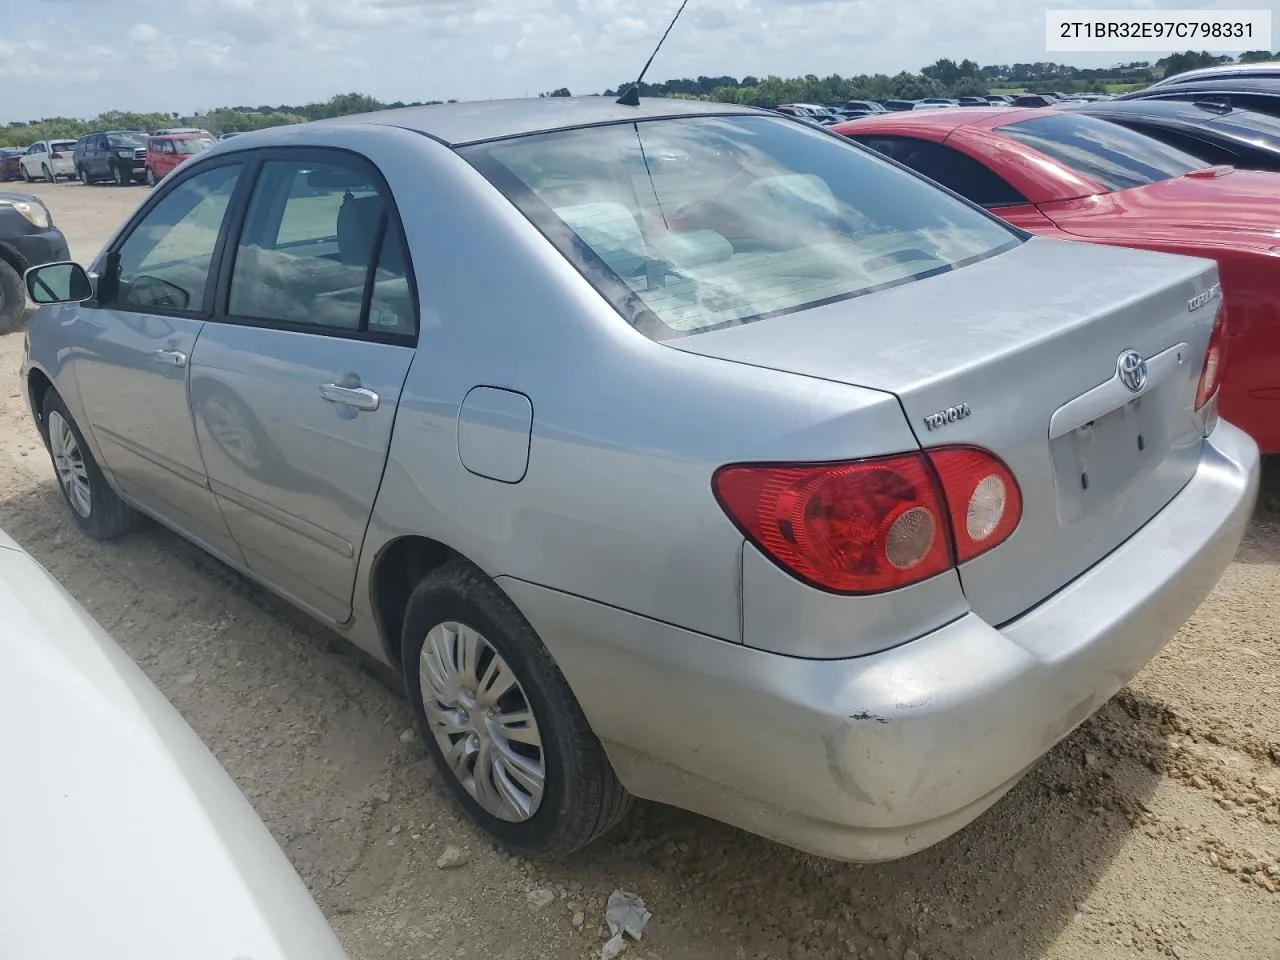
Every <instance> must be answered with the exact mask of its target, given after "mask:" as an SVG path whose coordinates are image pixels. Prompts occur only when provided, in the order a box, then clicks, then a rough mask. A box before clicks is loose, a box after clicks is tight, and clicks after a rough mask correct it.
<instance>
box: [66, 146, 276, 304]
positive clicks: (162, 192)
mask: <svg viewBox="0 0 1280 960" xmlns="http://www.w3.org/2000/svg"><path fill="white" fill-rule="evenodd" d="M236 165H238V166H241V167H242V168H243V169H242V170H241V172H240V177H239V179H238V180H237V181H236V185H235V188H234V189H233V190H232V191H231V199H230V201H229V202H228V204H227V211H226V213H224V214H223V216H222V226H221V228H220V229H219V231H218V238H217V240H216V241H215V242H214V245H213V255H212V258H211V259H210V261H209V275H208V278H207V279H206V280H205V287H204V302H203V303H201V305H200V308H199V309H196V310H193V309H186V310H178V309H175V308H173V307H165V308H163V309H162V308H159V307H149V306H146V305H145V304H134V303H128V304H122V303H120V302H118V301H117V300H115V299H111V300H109V301H108V300H105V299H104V297H103V294H104V293H106V294H108V295H110V296H112V297H113V298H114V296H115V294H116V293H117V292H118V291H116V290H113V289H111V287H112V286H113V285H114V276H113V275H114V272H115V270H114V268H115V265H116V263H117V262H118V260H119V257H120V249H121V247H123V246H124V245H125V244H126V243H128V242H129V239H130V238H131V237H132V236H133V235H134V233H135V232H136V231H137V229H138V227H139V226H140V225H141V224H142V223H143V222H144V221H145V220H146V219H147V217H148V216H150V215H151V212H152V211H153V210H155V208H156V207H157V206H158V205H159V204H160V203H161V202H162V201H163V200H164V199H165V198H166V197H167V196H169V195H170V194H171V193H173V191H174V190H177V189H178V188H179V187H181V186H182V185H183V184H184V183H186V182H187V181H188V180H190V179H191V178H192V177H197V176H200V175H202V174H204V173H206V172H208V171H210V170H216V169H218V168H220V167H226V166H236ZM251 172H252V171H251V167H250V164H249V163H247V162H246V158H245V156H244V155H243V154H238V155H237V154H232V155H228V156H223V157H217V158H214V159H213V160H211V161H210V162H208V163H203V164H201V165H200V166H199V167H194V168H189V169H187V170H184V171H183V172H182V174H181V175H180V176H177V177H175V179H173V180H172V181H170V182H169V183H166V184H165V186H164V187H163V188H162V189H158V190H154V191H153V192H152V193H151V195H150V196H149V197H147V199H146V200H144V201H143V203H142V206H140V207H139V208H138V209H137V211H135V213H134V215H133V217H132V219H130V220H129V221H128V223H126V224H125V227H124V229H123V230H121V231H120V233H119V234H118V235H117V236H116V238H115V239H114V240H113V241H112V242H111V245H110V246H109V247H108V248H107V250H106V252H105V253H104V254H103V255H102V256H101V257H99V258H98V261H97V262H96V263H95V264H94V268H95V269H96V270H97V272H98V289H97V291H95V294H94V298H93V301H92V302H91V303H90V304H88V306H93V307H97V308H99V309H103V310H120V311H122V312H124V313H139V314H145V315H147V316H158V317H175V318H178V319H185V320H208V319H209V317H210V315H211V314H212V312H213V300H212V297H213V293H214V288H215V283H214V282H213V281H216V279H217V269H218V266H219V262H220V260H221V257H222V252H223V248H224V246H225V244H226V237H227V228H228V226H229V225H230V218H229V214H230V213H231V211H232V210H234V209H235V204H236V197H237V195H238V194H239V193H240V192H241V191H243V190H244V185H245V182H246V177H247V176H248V175H249V174H250V173H251Z"/></svg>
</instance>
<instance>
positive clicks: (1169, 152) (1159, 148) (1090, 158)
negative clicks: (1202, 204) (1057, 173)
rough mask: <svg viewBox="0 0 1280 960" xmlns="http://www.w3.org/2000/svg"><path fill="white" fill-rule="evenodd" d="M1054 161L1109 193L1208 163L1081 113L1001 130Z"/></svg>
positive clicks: (1168, 176) (1039, 119)
mask: <svg viewBox="0 0 1280 960" xmlns="http://www.w3.org/2000/svg"><path fill="white" fill-rule="evenodd" d="M997 129H998V130H999V131H1000V132H1001V133H1002V134H1004V135H1005V136H1007V137H1009V138H1010V139H1013V140H1017V141H1018V142H1019V143H1024V144H1026V145H1027V146H1029V147H1031V148H1032V149H1034V150H1039V151H1040V152H1041V153H1043V154H1046V155H1048V156H1050V157H1053V158H1054V159H1055V160H1057V161H1059V162H1060V163H1063V164H1065V165H1066V166H1068V167H1070V168H1071V169H1073V170H1075V171H1076V172H1077V173H1081V174H1083V175H1084V176H1086V177H1088V178H1089V179H1091V180H1096V181H1097V182H1098V184H1099V185H1100V186H1101V187H1102V188H1103V189H1104V190H1105V191H1107V192H1108V193H1110V192H1112V191H1114V190H1127V189H1128V188H1130V187H1143V186H1146V185H1147V184H1150V183H1159V182H1160V181H1161V180H1172V179H1173V178H1174V177H1180V176H1182V175H1183V174H1186V173H1190V172H1191V171H1192V170H1202V169H1204V166H1205V163H1204V161H1203V160H1199V159H1197V158H1196V157H1193V156H1191V154H1189V153H1183V152H1182V151H1181V150H1178V149H1177V148H1175V147H1171V146H1168V145H1167V144H1164V143H1161V142H1160V141H1159V140H1155V139H1153V138H1151V137H1148V136H1147V135H1146V134H1144V133H1138V132H1137V131H1135V130H1130V129H1128V128H1127V127H1122V126H1120V125H1119V124H1117V123H1111V122H1110V121H1107V120H1098V119H1096V118H1095V117H1086V116H1084V115H1082V114H1078V113H1070V114H1054V115H1051V116H1046V117H1036V118H1035V119H1034V120H1023V121H1022V122H1021V123H1011V124H1008V125H1007V126H1003V127H998V128H997Z"/></svg>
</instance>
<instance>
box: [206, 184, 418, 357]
mask: <svg viewBox="0 0 1280 960" xmlns="http://www.w3.org/2000/svg"><path fill="white" fill-rule="evenodd" d="M407 268H408V258H407V256H406V255H405V246H404V240H403V237H402V236H401V233H400V228H399V224H398V222H397V221H396V219H395V217H394V216H393V212H392V210H391V207H390V205H389V204H388V203H387V202H386V200H385V199H384V197H383V196H382V194H381V192H380V188H379V186H378V185H377V183H376V178H375V177H374V175H373V172H372V170H370V169H368V168H366V167H364V166H362V165H359V164H355V163H352V164H347V163H342V162H331V163H315V162H308V161H293V160H272V161H268V162H267V163H265V164H263V167H262V172H261V174H260V175H259V178H258V182H257V184H255V186H254V191H253V196H252V198H251V199H250V201H249V209H248V211H247V213H246V215H245V223H244V229H243V232H242V234H241V237H240V243H239V246H238V248H237V250H236V259H235V265H234V267H233V268H232V272H231V291H230V302H229V304H228V312H229V313H230V314H231V315H232V316H236V317H245V318H249V319H257V320H266V321H274V322H277V323H283V324H288V325H292V326H302V327H320V328H324V329H328V330H344V331H350V332H357V331H364V330H369V331H373V332H378V333H387V334H399V335H412V334H413V333H414V332H415V331H416V329H417V324H416V320H415V311H414V309H413V299H412V294H411V291H410V287H409V280H408V269H407Z"/></svg>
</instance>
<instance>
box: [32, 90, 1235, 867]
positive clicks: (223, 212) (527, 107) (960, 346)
mask: <svg viewBox="0 0 1280 960" xmlns="http://www.w3.org/2000/svg"><path fill="white" fill-rule="evenodd" d="M27 284H28V289H29V292H30V294H31V296H32V298H33V299H34V300H35V301H37V302H39V303H43V304H46V306H44V307H42V308H41V310H40V311H39V312H38V313H37V314H36V316H35V318H34V319H33V321H32V323H31V327H30V332H29V345H28V349H27V352H26V357H25V362H24V364H23V367H22V376H23V378H24V384H25V388H26V391H27V395H28V396H29V398H30V403H31V408H32V410H33V412H34V414H35V417H36V420H37V422H38V424H39V428H40V430H41V432H42V434H43V435H44V436H45V438H46V440H47V442H48V444H49V449H50V452H51V454H52V460H53V465H54V470H55V472H56V474H57V477H58V479H59V482H60V483H61V485H62V489H63V490H64V492H65V494H66V499H67V503H68V505H69V507H70V509H71V512H72V516H73V517H74V518H75V520H76V522H77V523H79V524H80V526H81V527H82V528H83V530H84V531H85V532H86V533H87V534H88V535H90V536H93V537H99V538H108V537H114V536H118V535H120V534H123V533H125V532H126V531H128V530H130V529H131V528H132V527H133V526H134V525H135V523H136V522H137V521H138V520H139V518H140V516H141V515H143V514H145V515H147V516H150V517H152V518H154V519H156V520H158V521H160V522H161V523H163V524H165V525H167V526H169V527H171V528H172V529H174V530H176V531H177V532H178V533H179V534H181V535H182V536H184V537H187V538H188V539H190V540H192V541H194V542H195V543H197V544H199V545H200V546H202V547H203V548H204V549H205V550H207V551H208V552H210V553H211V554H213V555H214V556H216V557H218V558H219V559H221V560H222V561H224V562H225V563H227V564H228V565H230V566H232V567H234V568H235V569H237V570H239V571H241V572H242V573H244V574H245V575H246V576H249V577H251V578H253V579H254V580H256V581H258V582H260V583H261V584H263V585H264V586H266V587H268V588H269V589H271V590H273V591H275V592H276V593H278V594H280V595H281V596H282V597H285V598H286V599H288V600H289V601H291V602H292V603H294V604H296V605H297V606H298V607H300V608H301V609H303V610H305V611H307V612H309V613H310V614H312V615H313V616H314V617H316V618H317V619H318V620H320V621H321V622H323V623H325V624H327V625H329V626H330V627H332V628H334V629H336V630H338V631H340V632H341V633H343V634H345V635H346V636H347V637H349V638H350V639H351V641H352V642H354V643H355V644H357V645H358V646H359V647H361V648H363V649H365V650H367V651H369V652H370V653H372V654H374V655H375V656H377V657H379V658H381V659H382V660H384V661H385V662H387V663H388V664H391V665H394V666H397V667H399V668H400V669H401V671H402V674H403V678H404V685H405V688H406V691H407V694H408V696H409V699H410V701H411V703H412V706H413V709H414V711H415V713H416V715H417V719H418V723H419V725H420V726H421V728H422V731H423V733H424V738H423V739H424V741H425V743H426V744H427V748H428V750H429V751H430V752H431V755H432V756H433V758H434V759H435V761H436V763H437V764H438V765H439V766H440V767H441V769H442V770H443V771H444V772H445V775H446V779H447V781H448V782H449V784H450V785H451V787H452V790H453V792H454V794H455V796H456V797H457V800H458V801H459V803H460V804H461V805H462V806H463V807H464V808H465V809H466V810H467V812H468V813H469V814H470V815H471V817H472V818H474V820H475V821H476V822H477V823H478V824H479V825H480V826H481V827H483V828H484V829H485V830H486V831H488V832H489V833H490V834H491V835H492V836H494V837H496V838H497V839H498V840H500V841H501V842H503V843H505V844H507V845H508V846H510V847H512V848H514V849H517V850H519V851H522V852H524V853H527V854H531V855H545V856H551V855H558V854H564V853H567V852H569V851H572V850H575V849H577V848H579V847H581V846H583V845H584V844H586V843H589V842H590V841H592V840H593V839H594V838H596V837H598V836H600V835H601V834H603V833H604V832H605V831H606V830H608V829H609V828H610V827H611V826H612V825H614V824H615V823H616V822H617V821H618V820H619V819H620V818H621V817H622V816H623V814H624V812H625V811H626V809H627V807H628V803H629V801H630V798H631V797H633V796H639V797H643V798H647V799H651V800H657V801H662V802H665V803H671V804H676V805H679V806H683V807H686V808H689V809H691V810H695V811H698V812H701V813H703V814H706V815H708V816H711V817H715V818H718V819H720V820H723V821H727V822H729V823H731V824H736V825H738V826H740V827H743V828H745V829H747V830H751V831H755V832H757V833H760V834H764V835H766V836H769V837H772V838H775V839H777V840H780V841H782V842H784V843H787V844H791V845H793V846H796V847H799V848H802V849H805V850H809V851H814V852H817V853H819V854H822V855H825V856H829V857H835V858H845V859H853V860H864V861H873V860H883V859H891V858H896V857H901V856H905V855H907V854H910V853H912V852H914V851H916V850H919V849H921V848H923V847H926V846H928V845H930V844H932V843H936V842H937V841H939V840H941V839H943V838H944V837H946V836H948V835H949V834H951V833H953V832H954V831H956V830H958V829H960V828H961V827H962V826H964V825H965V824H966V823H968V822H969V821H971V820H972V819H973V818H975V817H976V816H978V815H979V814H980V813H981V812H982V811H983V810H985V809H986V808H987V807H989V806H990V805H991V804H993V803H994V802H996V800H997V799H998V798H999V797H1000V796H1001V795H1002V794H1003V793H1005V792H1006V791H1007V790H1008V789H1009V788H1010V787H1011V786H1012V785H1013V784H1014V783H1015V782H1016V781H1017V780H1018V779H1019V777H1021V776H1022V774H1023V773H1024V772H1025V771H1026V770H1027V769H1028V768H1029V767H1030V766H1031V765H1032V764H1033V763H1035V761H1036V760H1037V758H1038V757H1040V756H1041V755H1042V754H1043V753H1044V752H1045V751H1046V750H1048V749H1049V748H1050V747H1052V746H1053V745H1054V744H1055V743H1056V742H1057V741H1059V740H1060V739H1061V738H1063V737H1064V736H1066V735H1067V734H1068V733H1069V732H1070V731H1071V730H1072V729H1073V728H1075V727H1076V726H1077V725H1078V724H1080V723H1081V722H1082V721H1083V720H1085V718H1087V717H1088V716H1089V715H1090V714H1091V713H1093V712H1094V711H1095V710H1096V709H1097V708H1098V707H1099V706H1101V705H1102V704H1103V703H1104V702H1105V701H1106V700H1107V699H1108V698H1109V697H1110V696H1112V695H1113V694H1114V693H1115V692H1116V691H1117V690H1118V689H1119V688H1120V687H1121V686H1122V685H1123V684H1124V683H1125V682H1126V680H1127V679H1128V678H1129V677H1131V676H1132V675H1133V674H1134V673H1135V672H1136V671H1137V670H1139V669H1140V668H1141V667H1142V666H1143V665H1144V664H1145V663H1146V662H1147V661H1148V660H1149V659H1150V658H1151V657H1152V656H1154V655H1155V654H1156V653H1157V651H1159V650H1160V648H1161V647H1162V646H1163V644H1164V643H1165V642H1166V641H1167V640H1168V639H1169V638H1170V637H1171V636H1172V635H1173V633H1174V632H1175V631H1176V630H1177V629H1178V627H1179V626H1180V625H1181V624H1182V622H1183V620H1184V619H1185V618H1186V617H1187V616H1188V615H1189V614H1190V613H1191V612H1192V611H1193V610H1194V609H1195V608H1196V606H1197V604H1198V603H1199V602H1200V600H1201V599H1202V598H1203V597H1204V596H1205V595H1206V594H1207V593H1208V591H1209V590H1210V589H1211V588H1212V587H1213V585H1214V583H1215V582H1216V580H1217V578H1218V576H1219V575H1220V573H1221V572H1222V570H1223V568H1224V567H1225V566H1226V564H1227V563H1228V562H1229V560H1230V559H1231V557H1232V555H1233V554H1234V552H1235V550H1236V547H1237V545H1238V544H1239V542H1240V539H1241V537H1242V534H1243V531H1244V528H1245V524H1246V522H1247V520H1248V518H1249V515H1250V510H1251V507H1252V504H1253V501H1254V498H1255V495H1256V490H1257V477H1258V455H1257V450H1256V448H1255V447H1254V445H1253V443H1252V442H1251V441H1250V440H1249V439H1248V438H1247V437H1246V436H1245V435H1244V434H1243V433H1241V432H1240V431H1239V430H1237V429H1236V428H1235V427H1234V426H1232V425H1230V424H1228V423H1226V422H1222V421H1220V420H1219V418H1218V416H1217V407H1216V397H1217V388H1218V376H1217V371H1218V370H1219V368H1220V365H1219V362H1218V361H1219V357H1220V354H1221V350H1222V345H1223V344H1222V341H1223V329H1222V323H1223V320H1222V314H1221V296H1220V292H1219V288H1218V277H1217V268H1216V266H1215V265H1214V264H1213V263H1212V262H1210V261H1204V260H1196V259H1190V258H1182V257H1174V256H1167V255H1160V254H1154V253H1148V252H1141V251H1133V250H1122V249H1113V248H1104V247H1099V246H1096V245H1091V244H1074V243H1063V242H1057V241H1053V240H1048V239H1038V238H1034V237H1031V236H1029V235H1028V234H1026V233H1024V232H1022V231H1020V230H1018V229H1016V228H1013V227H1011V226H1008V225H1006V224H1004V223H1002V222H1001V221H999V220H997V219H996V218H994V217H993V216H991V215H989V214H988V213H987V212H985V211H983V210H981V209H979V208H977V207H974V206H972V205H970V204H968V203H967V202H965V201H963V200H961V199H959V198H957V197H956V196H954V195H953V194H951V193H949V192H946V191H944V190H942V189H940V188H939V187H937V186H936V185H934V184H932V183H931V182H929V181H927V180H924V179H922V178H921V177H919V176H917V175H915V174H913V173H911V172H909V171H907V170H905V169H904V168H902V167H900V166H898V165H896V164H894V163H892V162H890V161H887V160H884V159H881V158H879V157H877V156H874V155H872V154H870V153H868V152H867V151H865V150H863V149H861V148H860V147H858V146H856V145H854V144H851V143H850V142H848V141H847V140H845V139H844V138H841V137H837V136H834V135H831V134H829V133H827V132H825V131H823V130H819V129H815V128H813V127H810V126H807V125H804V124H799V123H796V122H795V121H794V120H789V119H787V118H784V117H780V116H778V115H776V114H771V113H765V112H762V111H755V110H751V109H748V108H738V107H733V106H729V105H723V104H699V103H694V102H689V101H682V100H670V101H667V100H655V101H648V102H644V103H642V104H641V105H639V106H628V105H625V104H620V103H615V102H613V101H612V100H610V99H605V98H583V99H561V98H554V99H553V98H546V99H540V100H535V101H514V102H501V101H491V102H483V103H460V104H452V105H444V106H435V107H427V108H410V109H405V110H397V111H390V112H384V113H378V114H372V115H366V116H360V117H347V118H343V119H339V120H332V121H325V122H320V123H311V124H305V125H300V126H296V127H288V128H280V129H275V130H267V131H259V132H255V133H247V134H244V135H243V136H239V137H236V138H235V139H234V140H232V141H227V142H223V143H220V144H218V145H217V146H216V147H214V148H213V149H211V150H209V151H208V152H206V153H204V154H202V155H201V156H199V157H197V158H194V159H193V160H191V161H190V162H189V163H187V164H184V165H183V167H182V169H181V170H180V171H178V172H176V173H175V174H174V175H173V176H171V177H169V178H166V180H165V182H164V183H163V184H162V185H161V186H160V187H159V188H158V189H157V190H156V191H155V192H154V194H152V195H151V196H149V197H148V198H147V199H146V200H145V202H144V203H143V205H142V206H141V207H140V208H139V209H138V210H137V212H136V213H135V214H134V215H133V216H132V217H130V218H129V220H128V222H126V223H125V224H124V225H123V226H122V227H121V228H120V230H119V231H118V232H117V233H116V235H115V236H113V237H112V238H111V239H110V240H109V241H108V243H107V245H106V247H105V248H104V249H103V250H102V252H101V253H100V254H99V255H98V256H97V258H96V259H95V260H94V261H93V263H92V264H90V265H89V268H88V270H87V271H85V270H83V269H81V268H80V267H78V266H75V265H73V264H62V265H53V266H46V267H40V268H36V269H33V270H31V271H29V272H28V274H27Z"/></svg>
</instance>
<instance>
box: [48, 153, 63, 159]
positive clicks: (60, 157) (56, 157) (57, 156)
mask: <svg viewBox="0 0 1280 960" xmlns="http://www.w3.org/2000/svg"><path fill="white" fill-rule="evenodd" d="M49 156H50V157H52V158H53V159H54V160H61V159H62V154H60V153H57V152H54V153H51V154H49Z"/></svg>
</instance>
